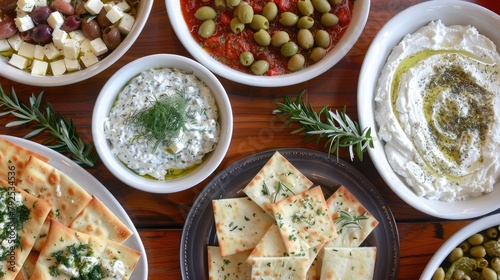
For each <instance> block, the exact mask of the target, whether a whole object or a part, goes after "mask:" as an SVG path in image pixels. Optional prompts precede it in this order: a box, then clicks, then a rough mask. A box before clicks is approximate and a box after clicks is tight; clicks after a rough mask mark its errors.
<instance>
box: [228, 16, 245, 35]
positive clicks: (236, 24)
mask: <svg viewBox="0 0 500 280" xmlns="http://www.w3.org/2000/svg"><path fill="white" fill-rule="evenodd" d="M229 27H230V28H231V30H232V31H233V33H234V34H239V33H241V32H242V31H243V30H244V29H245V24H243V23H242V22H241V21H240V20H239V19H238V18H237V17H234V18H232V19H231V22H230V23H229Z"/></svg>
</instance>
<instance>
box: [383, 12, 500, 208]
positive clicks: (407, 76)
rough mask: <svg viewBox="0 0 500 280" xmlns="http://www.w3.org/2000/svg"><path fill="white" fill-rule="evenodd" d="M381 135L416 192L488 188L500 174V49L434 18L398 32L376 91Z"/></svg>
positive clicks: (439, 196) (440, 195) (432, 195)
mask: <svg viewBox="0 0 500 280" xmlns="http://www.w3.org/2000/svg"><path fill="white" fill-rule="evenodd" d="M375 107H376V111H375V119H376V122H377V124H378V126H379V130H378V138H379V139H380V140H383V141H385V154H386V156H387V160H388V162H389V164H390V165H391V167H392V168H393V170H394V171H395V172H396V173H397V174H399V175H400V176H402V177H403V178H404V180H405V182H406V184H407V185H409V186H410V187H411V188H412V189H413V191H414V192H415V193H416V194H417V195H418V196H422V197H425V198H428V199H434V200H441V201H455V200H464V199H467V198H469V197H474V196H479V195H482V194H484V193H489V192H491V191H492V190H493V188H494V186H495V184H497V182H498V178H499V173H500V115H499V114H500V55H499V54H498V52H497V50H496V46H495V44H494V43H493V42H492V41H491V40H490V39H488V38H487V37H485V36H483V35H482V34H480V33H479V32H478V30H477V29H476V28H474V27H473V26H462V25H453V26H446V25H444V24H443V23H442V22H441V21H433V22H430V23H429V24H428V25H426V26H424V27H422V28H420V29H419V30H418V31H416V32H415V33H413V34H409V35H407V36H405V37H404V38H403V40H402V41H401V43H400V44H399V45H397V46H396V47H395V48H394V49H393V51H392V53H391V54H390V56H389V57H388V59H387V62H386V64H385V66H384V68H383V70H382V73H381V76H380V78H379V81H378V87H377V92H376V96H375Z"/></svg>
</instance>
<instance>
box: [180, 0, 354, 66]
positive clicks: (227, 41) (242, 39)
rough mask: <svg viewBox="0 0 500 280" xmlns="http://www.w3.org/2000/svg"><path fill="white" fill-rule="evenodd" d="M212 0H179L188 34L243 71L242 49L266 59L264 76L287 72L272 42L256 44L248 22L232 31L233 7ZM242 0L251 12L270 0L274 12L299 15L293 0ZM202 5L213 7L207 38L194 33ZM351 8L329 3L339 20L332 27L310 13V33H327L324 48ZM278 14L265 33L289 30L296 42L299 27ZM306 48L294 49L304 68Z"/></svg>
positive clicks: (350, 4) (347, 21)
mask: <svg viewBox="0 0 500 280" xmlns="http://www.w3.org/2000/svg"><path fill="white" fill-rule="evenodd" d="M213 2H214V1H213V0H212V1H208V2H205V1H202V0H180V3H181V7H182V12H183V16H184V19H185V21H186V24H187V25H188V28H189V29H190V30H191V34H192V36H193V37H194V38H195V39H196V41H198V43H199V44H200V45H201V46H202V48H203V49H204V50H205V51H206V52H208V53H209V54H210V55H211V56H212V57H214V58H215V59H216V60H218V61H219V62H221V63H223V64H225V65H227V66H229V67H231V68H233V69H236V70H239V71H242V72H245V73H251V71H250V68H249V67H247V66H243V65H242V64H241V63H240V61H239V55H240V53H242V52H244V51H250V52H251V53H252V54H253V55H254V58H255V61H257V60H261V59H263V60H266V61H267V62H268V63H269V70H268V71H267V73H266V75H268V76H274V75H281V74H286V73H289V72H290V71H289V70H288V69H287V63H288V59H289V58H287V57H284V56H282V55H281V53H280V49H279V48H276V47H273V46H272V45H269V46H267V47H262V46H260V45H258V44H257V43H256V42H255V40H254V38H253V34H254V31H253V30H252V29H250V27H249V26H248V25H247V26H246V27H245V29H244V30H243V32H241V33H239V34H234V33H233V31H231V28H230V25H229V24H230V21H231V19H232V18H233V17H234V16H233V10H232V9H231V8H224V9H219V8H216V7H215V5H214V3H213ZM245 2H247V3H248V4H249V5H250V6H252V8H253V10H254V13H255V14H260V13H261V12H262V9H263V7H264V5H265V4H266V3H267V2H274V3H276V5H277V6H278V14H279V13H282V12H286V11H289V12H293V13H295V14H296V15H298V16H299V17H300V16H301V14H300V12H299V10H298V8H297V0H245ZM202 6H211V7H212V8H214V9H215V10H216V11H217V17H216V19H215V24H216V29H215V32H214V34H213V35H212V36H211V37H209V38H203V37H201V36H200V35H199V34H198V29H199V27H200V25H201V23H202V21H200V20H198V19H196V18H195V16H194V14H195V12H196V10H197V9H198V8H200V7H202ZM352 8H353V1H352V0H343V1H342V4H341V5H340V6H336V7H333V6H332V10H331V11H330V12H331V13H334V14H335V15H337V17H338V18H339V23H338V24H337V25H335V26H332V27H325V26H323V25H322V24H321V23H320V22H319V19H320V16H321V14H320V13H318V12H317V11H315V12H314V14H313V15H312V16H311V17H312V18H313V19H314V20H315V23H314V25H313V27H312V28H310V30H311V32H313V33H314V31H315V30H318V29H323V30H326V31H327V32H328V33H329V34H330V40H331V43H330V45H329V46H328V47H327V48H326V50H327V51H329V50H331V49H332V48H334V47H335V45H336V44H337V43H338V42H339V40H340V38H341V37H342V35H343V34H344V33H345V31H346V29H347V27H348V26H349V24H350V22H351V18H352ZM278 18H279V16H278V17H276V19H274V20H273V21H270V22H269V29H268V30H267V31H268V32H269V34H270V35H271V36H272V35H273V34H274V33H276V32H277V31H280V30H283V31H286V32H287V33H288V34H289V36H290V40H291V41H294V42H295V43H297V36H296V35H297V32H298V31H299V29H298V28H297V27H287V26H284V25H282V24H281V23H279V22H278ZM310 52H311V50H304V49H301V48H300V47H299V51H298V53H300V54H302V55H303V56H304V57H305V58H306V63H305V65H304V68H305V67H307V66H309V65H311V64H312V63H313V62H312V61H311V60H308V59H307V58H308V57H309V53H310Z"/></svg>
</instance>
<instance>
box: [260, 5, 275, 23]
mask: <svg viewBox="0 0 500 280" xmlns="http://www.w3.org/2000/svg"><path fill="white" fill-rule="evenodd" d="M262 15H263V16H264V17H265V18H267V20H269V21H272V20H274V19H275V18H276V17H277V16H278V6H277V5H276V4H275V3H274V2H267V3H266V4H265V5H264V8H262Z"/></svg>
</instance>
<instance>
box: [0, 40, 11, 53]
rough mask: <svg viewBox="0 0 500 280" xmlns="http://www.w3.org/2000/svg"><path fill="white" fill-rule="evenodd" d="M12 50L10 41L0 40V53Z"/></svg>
mask: <svg viewBox="0 0 500 280" xmlns="http://www.w3.org/2000/svg"><path fill="white" fill-rule="evenodd" d="M11 49H12V48H11V47H10V44H9V41H7V39H1V40H0V52H6V51H10V50H11Z"/></svg>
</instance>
